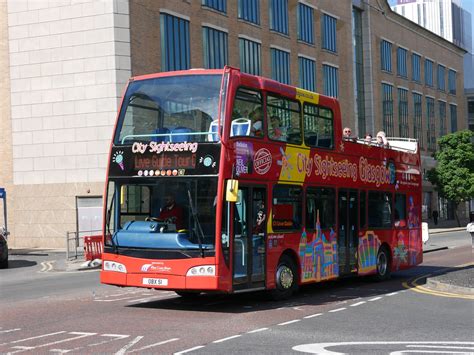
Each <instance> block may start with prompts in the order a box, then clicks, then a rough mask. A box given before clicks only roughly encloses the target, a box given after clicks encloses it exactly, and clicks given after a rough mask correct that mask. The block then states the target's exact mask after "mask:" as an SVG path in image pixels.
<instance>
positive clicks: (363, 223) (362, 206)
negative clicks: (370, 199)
mask: <svg viewBox="0 0 474 355" xmlns="http://www.w3.org/2000/svg"><path fill="white" fill-rule="evenodd" d="M366 207H367V193H366V192H365V191H361V192H360V195H359V213H360V214H359V228H360V229H365V228H367V208H366Z"/></svg>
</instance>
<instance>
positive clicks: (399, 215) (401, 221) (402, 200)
mask: <svg viewBox="0 0 474 355" xmlns="http://www.w3.org/2000/svg"><path fill="white" fill-rule="evenodd" d="M406 215H407V197H406V196H405V195H404V194H395V220H394V227H395V228H404V227H406V226H407V220H406Z"/></svg>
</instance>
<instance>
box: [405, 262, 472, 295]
mask: <svg viewBox="0 0 474 355" xmlns="http://www.w3.org/2000/svg"><path fill="white" fill-rule="evenodd" d="M471 265H473V263H467V264H463V265H458V266H456V267H465V266H471ZM443 270H447V269H443ZM443 270H441V271H443ZM430 276H433V274H426V275H422V276H419V277H417V278H415V279H412V280H408V281H405V282H402V285H403V287H405V288H407V289H409V290H411V291H415V292H418V293H423V294H426V295H432V296H440V297H449V298H462V299H466V300H474V295H465V294H459V293H453V292H445V291H438V290H432V289H429V288H427V287H424V286H421V285H420V284H419V283H418V281H419V280H421V279H424V278H427V277H430Z"/></svg>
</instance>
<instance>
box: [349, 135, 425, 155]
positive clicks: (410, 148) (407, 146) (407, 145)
mask: <svg viewBox="0 0 474 355" xmlns="http://www.w3.org/2000/svg"><path fill="white" fill-rule="evenodd" d="M387 141H388V146H386V147H385V148H386V149H393V150H398V151H400V152H407V153H413V154H414V153H416V152H418V140H416V139H414V138H403V137H387ZM354 142H356V143H360V144H367V145H371V146H375V147H383V145H380V144H378V143H377V140H376V139H372V140H371V141H370V142H368V141H367V140H365V139H364V138H356V139H355V140H354Z"/></svg>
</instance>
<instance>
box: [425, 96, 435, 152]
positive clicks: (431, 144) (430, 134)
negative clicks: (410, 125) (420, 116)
mask: <svg viewBox="0 0 474 355" xmlns="http://www.w3.org/2000/svg"><path fill="white" fill-rule="evenodd" d="M426 122H427V123H428V127H427V128H428V129H427V131H426V141H427V143H428V149H429V150H435V149H436V127H435V107H434V99H433V98H432V97H427V98H426Z"/></svg>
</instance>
